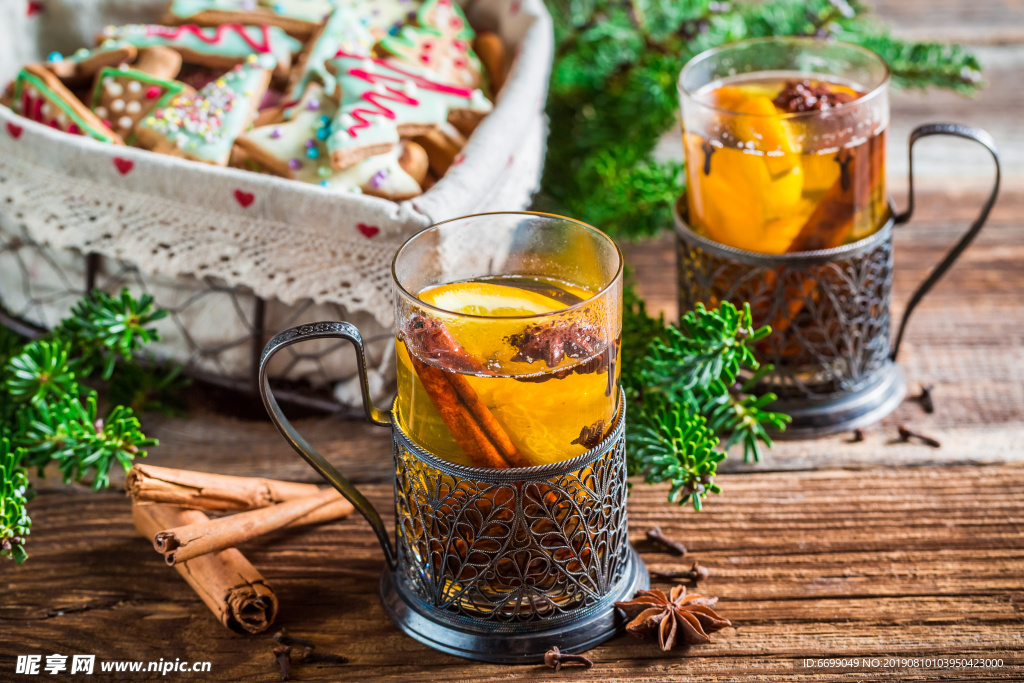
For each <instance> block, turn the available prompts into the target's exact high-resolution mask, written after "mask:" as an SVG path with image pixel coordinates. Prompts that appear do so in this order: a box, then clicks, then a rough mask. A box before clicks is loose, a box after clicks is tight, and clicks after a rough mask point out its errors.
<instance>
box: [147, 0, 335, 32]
mask: <svg viewBox="0 0 1024 683" xmlns="http://www.w3.org/2000/svg"><path fill="white" fill-rule="evenodd" d="M332 9H334V2H331V1H330V0H276V1H274V2H266V1H260V2H257V1H256V0H174V1H173V2H172V3H171V6H170V7H169V8H168V9H167V14H165V15H164V19H163V21H164V23H165V24H171V25H175V26H176V25H181V24H197V25H199V26H220V25H221V24H244V25H246V26H258V25H260V24H268V25H270V26H277V27H278V28H280V29H282V30H283V31H285V32H287V33H288V34H289V35H291V36H294V37H296V38H298V39H300V40H308V39H309V37H310V36H312V35H313V33H315V32H316V30H317V28H318V27H319V26H320V24H322V23H323V22H324V19H326V18H327V15H328V14H330V12H331V10H332Z"/></svg>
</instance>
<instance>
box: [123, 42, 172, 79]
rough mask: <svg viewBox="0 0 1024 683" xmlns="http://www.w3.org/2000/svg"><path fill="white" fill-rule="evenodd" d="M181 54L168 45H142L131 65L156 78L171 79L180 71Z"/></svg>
mask: <svg viewBox="0 0 1024 683" xmlns="http://www.w3.org/2000/svg"><path fill="white" fill-rule="evenodd" d="M181 62H182V59H181V55H180V54H179V53H178V51H177V50H172V49H171V48H169V47H159V46H158V47H144V48H142V49H141V50H139V57H138V59H136V60H135V64H133V65H132V68H134V69H135V70H136V71H142V72H144V73H147V74H149V75H150V76H154V77H156V78H163V79H171V78H174V77H175V76H177V75H178V72H179V71H181Z"/></svg>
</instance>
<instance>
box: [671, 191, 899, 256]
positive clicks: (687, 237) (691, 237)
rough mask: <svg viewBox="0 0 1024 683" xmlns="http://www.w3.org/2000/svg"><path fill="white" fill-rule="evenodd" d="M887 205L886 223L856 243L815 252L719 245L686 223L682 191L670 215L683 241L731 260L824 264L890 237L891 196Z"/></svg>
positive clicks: (853, 253) (892, 205) (876, 244)
mask: <svg viewBox="0 0 1024 683" xmlns="http://www.w3.org/2000/svg"><path fill="white" fill-rule="evenodd" d="M888 205H889V217H888V219H887V220H886V222H885V224H884V225H883V226H882V227H881V228H879V229H878V230H876V231H875V232H873V233H871V234H870V235H868V236H867V237H864V238H862V239H859V240H857V241H856V242H850V243H849V244H843V245H841V246H838V247H832V248H831V249H817V250H815V251H798V252H794V253H791V254H789V253H787V254H761V253H758V252H756V251H748V250H746V249H738V248H736V247H730V246H728V245H726V244H721V243H719V242H716V241H714V240H712V239H709V238H707V237H704V236H703V235H699V234H697V233H696V232H694V230H693V228H691V227H690V224H689V222H688V220H689V216H688V213H689V211H688V209H687V206H686V193H685V192H684V193H683V194H681V195H680V196H679V199H677V200H676V201H675V203H674V204H673V206H672V218H673V219H674V221H675V233H676V236H677V237H679V239H681V240H682V241H684V242H686V243H688V244H690V245H696V246H699V247H700V248H701V249H703V250H704V251H708V252H711V253H712V254H715V255H717V256H722V257H726V258H729V259H732V260H734V261H739V262H741V263H748V264H752V265H758V266H767V267H776V266H802V265H812V264H820V263H827V262H829V261H836V260H838V259H840V258H849V257H852V256H857V255H859V254H861V253H864V252H867V251H870V250H871V249H874V248H875V247H876V246H878V245H879V244H880V243H882V242H885V241H888V240H891V239H892V230H893V226H894V225H895V223H896V210H895V205H894V204H893V201H892V199H890V200H889V202H888Z"/></svg>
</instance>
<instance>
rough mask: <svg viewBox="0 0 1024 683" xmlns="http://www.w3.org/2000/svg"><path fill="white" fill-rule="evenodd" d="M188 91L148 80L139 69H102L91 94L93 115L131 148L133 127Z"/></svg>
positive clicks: (179, 85)
mask: <svg viewBox="0 0 1024 683" xmlns="http://www.w3.org/2000/svg"><path fill="white" fill-rule="evenodd" d="M186 91H189V92H190V91H191V88H189V87H188V86H187V85H185V84H184V83H179V82H178V81H173V80H167V79H163V78H157V77H156V76H151V75H150V74H148V73H146V72H145V71H141V70H139V69H129V68H127V67H125V68H118V69H110V68H107V69H103V70H102V71H100V73H99V74H98V76H97V78H96V85H95V87H94V88H93V93H92V112H93V113H94V114H95V115H96V116H97V117H98V118H99V119H100V120H101V121H103V123H104V124H105V125H106V126H107V127H108V128H110V129H111V130H112V131H114V132H115V133H117V134H118V135H120V136H121V137H122V138H124V140H125V142H127V143H128V144H132V143H133V142H134V140H135V126H136V125H138V123H139V121H141V120H142V119H143V118H144V117H145V116H147V115H149V113H150V112H152V111H153V110H155V109H157V108H158V107H166V106H167V105H168V104H169V103H170V101H171V100H172V99H174V98H175V97H177V96H178V95H181V94H183V93H185V92H186Z"/></svg>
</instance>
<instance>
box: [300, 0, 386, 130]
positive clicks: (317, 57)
mask: <svg viewBox="0 0 1024 683" xmlns="http://www.w3.org/2000/svg"><path fill="white" fill-rule="evenodd" d="M376 40H377V39H376V38H375V37H374V33H373V31H371V30H370V28H369V27H367V26H366V25H365V24H364V23H363V22H362V21H360V16H359V11H358V10H356V9H355V8H354V7H352V6H349V5H342V6H341V7H338V9H336V10H334V12H332V13H331V16H330V17H329V18H328V19H327V21H326V22H325V23H324V25H323V26H322V27H321V28H320V30H319V31H318V32H317V34H316V35H315V36H314V38H313V40H311V41H310V42H309V43H308V44H307V45H306V47H305V49H304V50H303V51H302V52H301V53H300V54H299V58H298V61H297V68H296V69H295V70H294V73H293V76H292V80H291V83H289V85H288V92H287V95H286V96H285V107H284V116H285V118H291V116H292V110H293V108H294V106H295V103H296V102H297V101H298V100H299V99H301V98H302V96H303V93H305V92H306V88H307V87H308V86H309V85H310V84H311V83H320V84H322V85H323V86H324V89H325V90H326V92H328V93H333V92H334V89H335V86H336V85H337V82H336V81H335V79H334V74H332V73H331V72H330V71H328V70H327V60H329V59H333V58H334V56H335V55H336V54H338V51H339V50H340V51H342V52H346V53H348V54H353V55H369V54H370V51H371V50H372V49H373V45H374V43H375V42H376Z"/></svg>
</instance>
